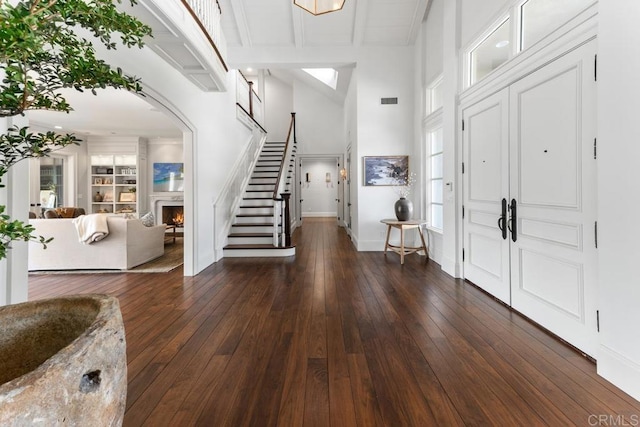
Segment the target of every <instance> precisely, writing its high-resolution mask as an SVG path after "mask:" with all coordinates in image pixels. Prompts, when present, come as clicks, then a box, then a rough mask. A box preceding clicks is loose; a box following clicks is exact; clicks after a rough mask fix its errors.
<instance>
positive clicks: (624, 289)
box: [598, 0, 640, 400]
mask: <svg viewBox="0 0 640 427" xmlns="http://www.w3.org/2000/svg"><path fill="white" fill-rule="evenodd" d="M599 14H600V16H599V35H598V44H599V52H598V133H599V135H598V206H599V208H598V255H599V263H598V267H599V280H598V282H599V298H598V306H599V310H600V343H601V347H600V354H599V355H598V373H599V374H600V375H602V376H604V377H605V378H607V379H609V380H610V381H612V382H613V383H614V384H616V385H617V386H618V387H620V388H622V389H623V390H625V391H626V392H627V393H629V394H631V395H632V396H633V397H635V398H636V399H638V400H640V333H639V332H638V325H640V286H638V277H637V276H638V269H637V268H636V267H637V264H638V260H639V259H640V246H639V245H638V241H640V221H638V212H640V192H639V191H638V173H637V170H638V161H639V159H640V144H638V143H637V141H639V140H640V128H639V127H638V125H637V121H638V120H637V114H638V111H640V79H638V75H640V57H638V55H635V54H632V53H631V51H630V50H629V47H630V46H638V45H640V32H638V30H637V28H638V22H639V21H640V5H639V4H638V2H637V0H610V1H601V2H600V3H599Z"/></svg>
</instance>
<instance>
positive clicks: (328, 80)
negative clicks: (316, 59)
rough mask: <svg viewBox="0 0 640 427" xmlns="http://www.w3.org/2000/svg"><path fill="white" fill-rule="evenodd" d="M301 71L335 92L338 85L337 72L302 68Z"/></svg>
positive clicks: (327, 69) (325, 69)
mask: <svg viewBox="0 0 640 427" xmlns="http://www.w3.org/2000/svg"><path fill="white" fill-rule="evenodd" d="M302 71H304V72H305V73H307V74H309V75H310V76H312V77H315V78H316V79H318V80H320V81H321V82H322V83H324V84H326V85H327V86H329V87H330V88H331V89H333V90H336V86H337V85H338V72H337V71H336V70H335V69H333V68H303V69H302Z"/></svg>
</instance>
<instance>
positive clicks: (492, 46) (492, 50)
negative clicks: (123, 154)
mask: <svg viewBox="0 0 640 427" xmlns="http://www.w3.org/2000/svg"><path fill="white" fill-rule="evenodd" d="M509 40H510V37H509V20H508V19H507V20H506V21H505V22H504V23H503V24H502V25H500V26H499V27H498V28H496V30H495V31H494V32H493V33H491V34H490V35H489V36H488V37H487V38H486V39H484V40H483V41H482V42H481V43H480V44H479V45H478V47H476V48H475V49H473V50H472V51H471V84H474V83H476V82H477V81H479V80H482V79H483V78H484V77H485V76H486V75H487V74H489V73H490V72H491V71H493V70H495V69H496V68H498V67H499V66H500V65H502V64H503V63H504V62H506V61H507V60H508V59H509Z"/></svg>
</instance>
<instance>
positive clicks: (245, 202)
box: [242, 193, 273, 206]
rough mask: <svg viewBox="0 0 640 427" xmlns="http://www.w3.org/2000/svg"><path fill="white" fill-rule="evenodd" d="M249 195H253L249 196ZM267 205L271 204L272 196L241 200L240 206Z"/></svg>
mask: <svg viewBox="0 0 640 427" xmlns="http://www.w3.org/2000/svg"><path fill="white" fill-rule="evenodd" d="M272 194H273V193H272ZM249 197H253V196H249ZM267 205H268V206H273V197H269V198H268V199H259V200H243V201H242V206H267Z"/></svg>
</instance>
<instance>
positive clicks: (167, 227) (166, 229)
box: [164, 224, 176, 243]
mask: <svg viewBox="0 0 640 427" xmlns="http://www.w3.org/2000/svg"><path fill="white" fill-rule="evenodd" d="M164 226H165V232H166V231H168V230H171V231H173V233H172V235H169V239H171V237H173V243H175V242H176V226H175V224H165V225H164ZM164 242H165V243H167V236H166V235H165V237H164Z"/></svg>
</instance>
